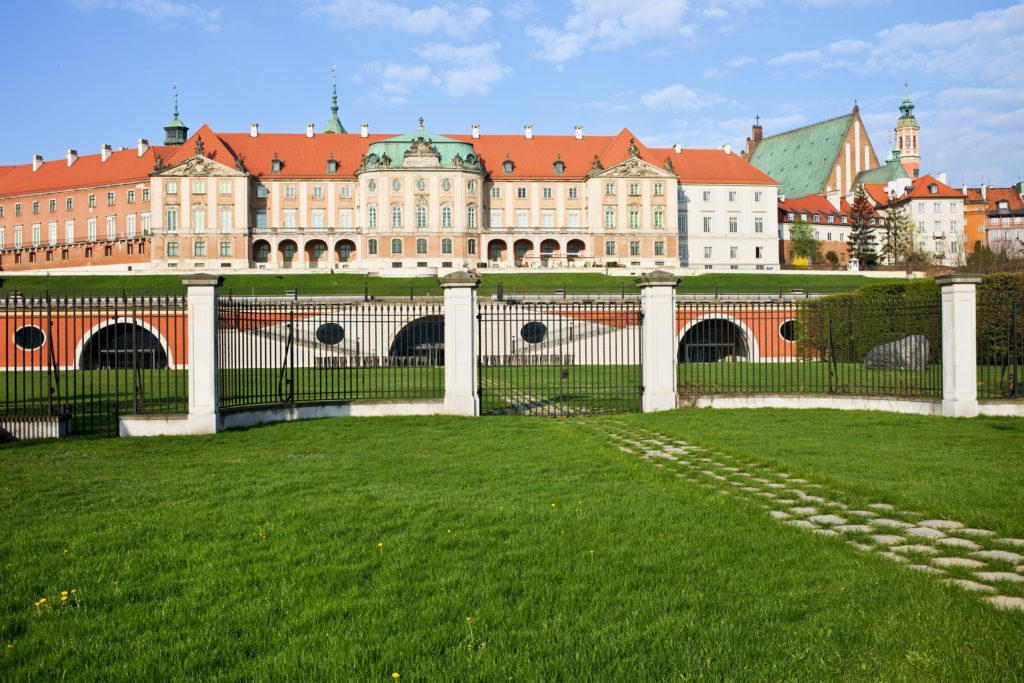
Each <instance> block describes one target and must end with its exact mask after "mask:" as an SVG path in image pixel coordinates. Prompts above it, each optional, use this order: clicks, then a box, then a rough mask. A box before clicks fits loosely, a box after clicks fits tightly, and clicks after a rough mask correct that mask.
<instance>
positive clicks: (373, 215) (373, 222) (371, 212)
mask: <svg viewBox="0 0 1024 683" xmlns="http://www.w3.org/2000/svg"><path fill="white" fill-rule="evenodd" d="M366 222H367V225H368V227H371V228H376V227H377V205H376V204H370V206H369V207H368V208H367V209H366Z"/></svg>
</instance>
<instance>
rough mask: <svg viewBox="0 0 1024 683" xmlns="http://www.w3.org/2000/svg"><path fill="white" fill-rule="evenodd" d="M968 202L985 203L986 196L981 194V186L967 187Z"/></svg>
mask: <svg viewBox="0 0 1024 683" xmlns="http://www.w3.org/2000/svg"><path fill="white" fill-rule="evenodd" d="M967 202H968V203H969V204H984V203H985V198H984V197H982V196H981V188H980V187H968V188H967Z"/></svg>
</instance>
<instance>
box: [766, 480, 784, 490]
mask: <svg viewBox="0 0 1024 683" xmlns="http://www.w3.org/2000/svg"><path fill="white" fill-rule="evenodd" d="M765 486H767V487H768V488H770V489H784V488H786V485H785V484H779V483H778V482H774V481H773V482H770V483H768V484H765Z"/></svg>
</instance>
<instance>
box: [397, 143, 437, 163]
mask: <svg viewBox="0 0 1024 683" xmlns="http://www.w3.org/2000/svg"><path fill="white" fill-rule="evenodd" d="M440 165H441V153H440V152H438V151H437V147H435V146H434V145H432V144H430V140H427V139H425V138H424V137H423V136H422V135H421V136H420V137H418V138H416V139H415V140H413V141H412V143H410V144H409V149H407V150H405V155H404V158H403V160H402V166H403V167H404V168H437V167H439V166H440Z"/></svg>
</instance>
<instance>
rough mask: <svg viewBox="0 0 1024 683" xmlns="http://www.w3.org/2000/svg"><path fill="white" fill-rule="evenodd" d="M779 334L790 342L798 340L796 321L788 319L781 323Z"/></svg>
mask: <svg viewBox="0 0 1024 683" xmlns="http://www.w3.org/2000/svg"><path fill="white" fill-rule="evenodd" d="M779 336H780V337H782V338H783V339H785V340H786V341H788V342H792V341H796V321H795V320H787V321H786V322H784V323H782V324H781V325H779Z"/></svg>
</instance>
